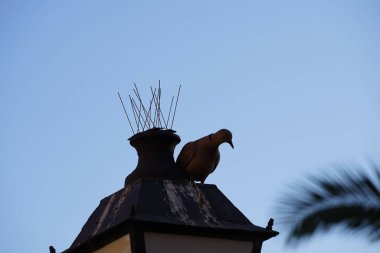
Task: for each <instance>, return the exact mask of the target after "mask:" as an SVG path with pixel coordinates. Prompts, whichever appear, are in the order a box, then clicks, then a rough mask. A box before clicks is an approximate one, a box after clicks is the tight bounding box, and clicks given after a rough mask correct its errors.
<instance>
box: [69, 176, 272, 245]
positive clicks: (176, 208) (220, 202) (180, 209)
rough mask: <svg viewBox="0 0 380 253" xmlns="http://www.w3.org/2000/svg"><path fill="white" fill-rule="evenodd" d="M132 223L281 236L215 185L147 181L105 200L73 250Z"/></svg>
mask: <svg viewBox="0 0 380 253" xmlns="http://www.w3.org/2000/svg"><path fill="white" fill-rule="evenodd" d="M129 221H141V222H145V223H146V224H149V223H151V224H165V225H176V226H182V227H183V230H182V231H183V232H186V229H189V230H191V229H196V228H202V229H204V230H205V229H206V230H210V231H212V230H213V229H218V230H221V231H228V230H230V231H245V232H247V233H250V234H252V235H253V234H257V235H259V236H260V238H262V240H266V239H268V238H270V237H273V236H275V235H277V232H276V231H272V230H266V229H264V228H262V227H258V226H255V225H253V224H252V223H251V222H250V221H249V220H248V219H247V218H246V217H245V216H244V215H243V214H242V213H241V212H240V211H239V210H238V209H237V208H236V207H235V206H234V205H233V204H232V203H231V202H230V201H229V200H228V199H227V197H226V196H224V194H223V193H222V192H221V191H219V189H218V188H217V187H216V186H215V185H208V184H203V185H202V184H194V183H192V182H187V183H184V182H176V181H170V180H154V179H144V180H139V181H136V182H135V183H133V184H131V185H129V186H127V187H125V188H124V189H121V190H119V191H117V192H115V193H114V194H112V195H110V196H108V197H106V198H104V199H103V200H102V201H101V202H100V204H99V206H98V207H97V208H96V210H95V211H94V212H93V213H92V215H91V216H90V218H89V219H88V221H87V222H86V224H85V225H84V226H83V228H82V230H81V232H80V233H79V235H78V236H77V238H76V239H75V241H74V242H73V244H72V245H71V247H70V249H73V248H76V247H78V246H80V245H82V244H85V243H86V242H88V241H89V239H90V238H101V237H102V235H107V237H109V236H112V235H111V234H112V233H114V234H115V235H116V234H117V235H118V236H119V235H120V233H118V230H126V226H128V222H129ZM210 233H212V232H210ZM70 249H68V250H67V251H66V252H71V251H70Z"/></svg>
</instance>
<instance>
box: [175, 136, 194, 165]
mask: <svg viewBox="0 0 380 253" xmlns="http://www.w3.org/2000/svg"><path fill="white" fill-rule="evenodd" d="M193 156H194V143H193V142H189V143H187V144H186V145H185V146H183V148H182V150H181V152H179V155H178V157H177V160H176V164H177V165H179V166H180V167H181V168H182V169H184V168H186V167H187V165H189V163H190V161H191V159H192V158H193Z"/></svg>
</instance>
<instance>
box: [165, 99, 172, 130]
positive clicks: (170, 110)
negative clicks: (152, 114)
mask: <svg viewBox="0 0 380 253" xmlns="http://www.w3.org/2000/svg"><path fill="white" fill-rule="evenodd" d="M173 100H174V96H172V101H171V102H170V109H169V115H168V120H167V121H166V122H167V124H166V129H168V124H169V119H170V113H171V112H172V106H173Z"/></svg>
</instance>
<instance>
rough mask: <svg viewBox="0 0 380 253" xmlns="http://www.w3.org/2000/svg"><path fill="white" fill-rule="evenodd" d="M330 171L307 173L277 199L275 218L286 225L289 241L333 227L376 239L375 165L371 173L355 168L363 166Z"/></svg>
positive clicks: (379, 192) (379, 218)
mask: <svg viewBox="0 0 380 253" xmlns="http://www.w3.org/2000/svg"><path fill="white" fill-rule="evenodd" d="M334 171H336V172H334V173H332V174H324V175H322V176H320V177H315V176H313V177H310V178H309V180H308V181H307V183H304V184H303V185H298V186H295V187H293V188H292V189H291V191H289V192H288V193H287V194H286V195H285V196H284V197H283V198H282V199H281V200H280V202H279V205H278V209H277V211H278V213H280V215H279V217H278V218H279V220H280V222H281V223H283V224H285V225H286V226H287V227H288V228H289V233H288V242H289V243H296V242H299V241H301V240H302V239H306V238H309V237H311V236H312V235H314V234H315V233H316V232H322V231H327V230H329V229H331V228H333V227H340V228H342V229H343V230H345V231H348V232H363V233H365V234H366V235H367V236H368V238H369V239H370V240H371V241H377V240H380V170H379V168H377V167H376V166H374V170H373V172H374V173H373V175H372V174H368V173H365V172H358V171H364V170H363V168H359V169H358V168H356V169H355V170H350V171H348V170H344V169H342V168H340V169H339V170H334ZM354 171H355V172H354Z"/></svg>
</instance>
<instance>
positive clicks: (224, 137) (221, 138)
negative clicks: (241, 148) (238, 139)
mask: <svg viewBox="0 0 380 253" xmlns="http://www.w3.org/2000/svg"><path fill="white" fill-rule="evenodd" d="M214 137H215V139H216V141H217V142H218V143H219V144H222V143H225V142H227V143H228V144H230V146H231V147H232V148H234V144H233V143H232V133H231V132H230V131H229V130H227V129H220V130H219V131H218V132H216V133H215V134H214Z"/></svg>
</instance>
